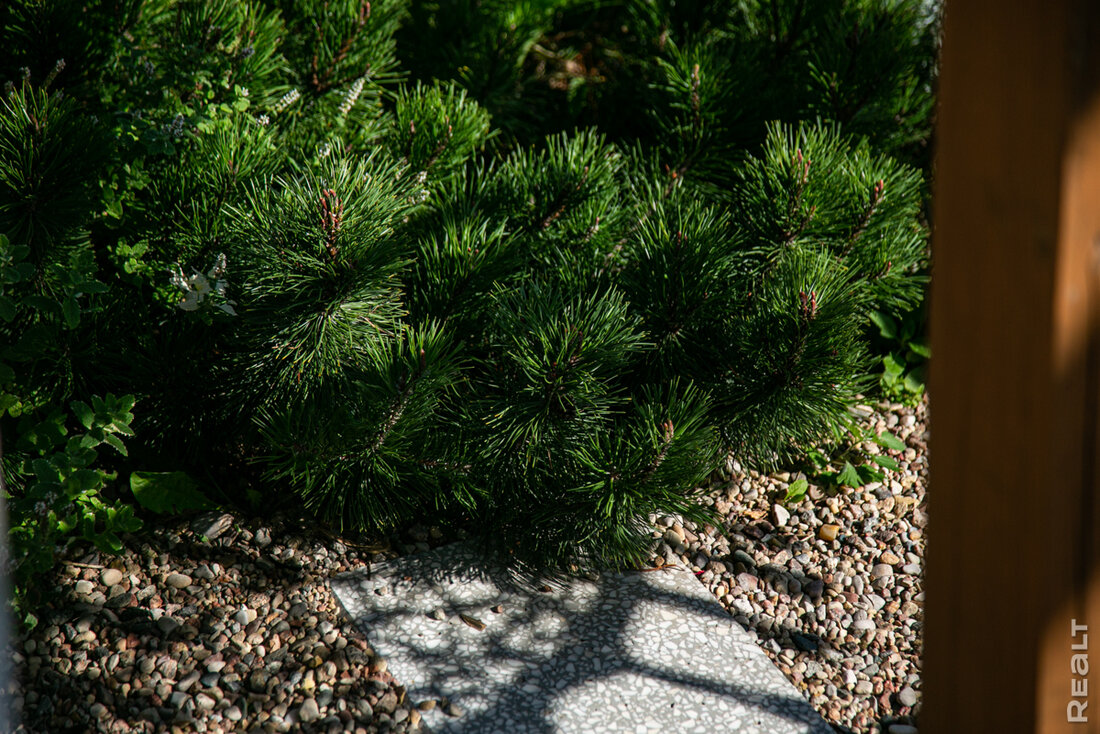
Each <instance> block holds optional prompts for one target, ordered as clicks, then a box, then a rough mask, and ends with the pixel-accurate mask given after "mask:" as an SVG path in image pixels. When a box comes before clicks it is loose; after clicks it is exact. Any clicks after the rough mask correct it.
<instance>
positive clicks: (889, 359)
mask: <svg viewBox="0 0 1100 734" xmlns="http://www.w3.org/2000/svg"><path fill="white" fill-rule="evenodd" d="M882 368H883V372H884V374H886V375H889V376H890V377H894V378H898V377H901V373H902V372H904V371H905V367H904V366H903V365H902V363H901V362H899V361H898V360H897V359H896V358H895V357H894V355H893V354H887V355H886V356H885V357H883V358H882Z"/></svg>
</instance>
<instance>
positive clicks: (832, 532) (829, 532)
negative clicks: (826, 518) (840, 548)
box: [817, 524, 840, 541]
mask: <svg viewBox="0 0 1100 734" xmlns="http://www.w3.org/2000/svg"><path fill="white" fill-rule="evenodd" d="M839 532H840V526H839V525H832V524H825V525H822V526H821V528H820V529H819V530H818V531H817V537H819V538H821V539H822V540H825V541H830V540H836V535H837V533H839Z"/></svg>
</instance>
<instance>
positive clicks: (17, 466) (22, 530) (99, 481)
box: [4, 395, 142, 623]
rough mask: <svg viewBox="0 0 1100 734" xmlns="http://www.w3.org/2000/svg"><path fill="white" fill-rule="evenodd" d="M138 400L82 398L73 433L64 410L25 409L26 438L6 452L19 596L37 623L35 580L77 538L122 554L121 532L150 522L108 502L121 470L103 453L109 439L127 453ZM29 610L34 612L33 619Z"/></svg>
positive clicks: (19, 430) (74, 407)
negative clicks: (108, 465) (105, 464)
mask: <svg viewBox="0 0 1100 734" xmlns="http://www.w3.org/2000/svg"><path fill="white" fill-rule="evenodd" d="M133 404H134V401H133V397H132V396H127V397H124V398H116V397H115V396H114V395H107V397H106V399H100V398H93V400H92V405H91V406H89V405H87V404H85V403H83V402H80V401H75V400H74V401H73V402H72V403H71V411H72V414H73V415H75V416H76V418H77V420H78V421H79V424H80V426H81V427H82V428H83V431H81V430H80V429H77V431H76V432H74V433H72V434H71V435H70V429H69V427H68V426H69V425H71V424H72V419H71V417H70V416H68V415H66V414H65V413H64V412H63V411H61V410H54V411H53V412H51V413H50V414H49V415H48V416H47V417H46V419H45V420H38V419H37V418H36V417H34V416H33V415H30V414H25V415H24V416H23V417H22V420H21V421H20V422H19V424H18V425H17V427H16V433H15V435H16V436H17V437H18V440H17V441H16V443H15V445H14V446H10V447H8V449H9V453H8V454H6V455H5V456H4V463H5V466H4V475H5V480H6V483H7V484H8V487H7V490H8V497H7V504H8V509H9V513H10V515H11V526H10V531H9V540H10V542H11V550H12V560H13V564H14V579H13V580H14V584H15V593H16V597H15V600H14V602H15V606H16V609H18V610H19V611H20V613H21V615H23V616H24V619H25V621H27V622H29V623H33V621H34V620H33V613H32V612H31V611H30V610H31V609H32V608H33V606H34V603H35V602H36V601H37V599H38V597H39V594H40V593H41V587H40V586H39V585H37V584H35V583H34V581H35V578H36V577H37V576H39V575H40V574H42V573H45V572H47V571H49V570H50V568H51V567H52V566H53V564H54V562H55V558H56V557H57V555H59V554H60V553H61V552H62V551H63V550H64V548H65V547H66V546H67V545H68V544H69V543H70V542H72V541H73V540H74V539H77V538H80V539H82V540H85V541H89V542H91V543H94V544H95V546H96V547H97V548H99V549H100V550H101V551H103V552H105V553H118V552H120V551H121V550H122V540H121V539H120V537H119V535H120V534H121V533H129V532H133V531H135V530H138V529H139V528H140V527H141V525H142V523H141V520H139V519H138V518H136V517H135V516H134V513H133V508H131V507H129V506H128V505H125V504H121V503H116V502H112V501H104V497H103V494H104V492H105V490H107V489H108V487H109V485H110V484H111V482H113V481H114V479H115V478H116V473H115V472H107V471H105V470H104V469H103V468H101V467H100V466H99V465H98V464H99V461H98V459H99V455H98V452H97V447H99V446H100V445H101V444H104V443H105V444H107V445H109V446H110V447H112V448H113V449H115V450H116V451H118V452H119V453H121V454H122V455H124V456H125V455H126V446H125V444H123V442H122V440H121V438H119V436H120V435H122V436H129V435H133V431H132V430H131V429H130V421H131V420H133V415H132V414H131V413H130V409H131V408H132V407H133ZM9 410H10V409H9ZM28 614H30V615H32V616H31V617H30V618H27V617H26V615H28Z"/></svg>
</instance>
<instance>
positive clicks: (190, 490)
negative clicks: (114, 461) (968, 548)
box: [130, 471, 216, 514]
mask: <svg viewBox="0 0 1100 734" xmlns="http://www.w3.org/2000/svg"><path fill="white" fill-rule="evenodd" d="M130 489H131V490H132V491H133V493H134V498H135V499H136V500H137V501H138V503H139V504H140V505H141V506H142V507H144V508H146V509H148V510H152V511H153V512H156V513H160V514H165V513H179V512H187V511H189V510H210V509H214V508H215V507H216V505H215V504H214V503H213V502H211V501H210V500H208V499H207V498H206V497H205V496H204V495H203V494H202V492H201V491H199V483H198V482H196V481H195V480H194V479H192V478H191V477H189V476H188V475H187V474H186V473H184V472H181V471H176V472H134V473H132V474H131V475H130Z"/></svg>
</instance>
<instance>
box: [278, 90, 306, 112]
mask: <svg viewBox="0 0 1100 734" xmlns="http://www.w3.org/2000/svg"><path fill="white" fill-rule="evenodd" d="M301 96H302V95H301V93H300V92H299V91H298V90H297V89H291V90H290V91H289V92H287V93H286V94H284V95H283V96H282V97H281V98H280V99H279V101H278V102H276V103H275V109H274V112H275V114H279V113H280V112H282V111H283V110H285V109H286V108H287V107H290V105H292V104H294V103H295V102H297V101H298V98H299V97H301Z"/></svg>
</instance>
